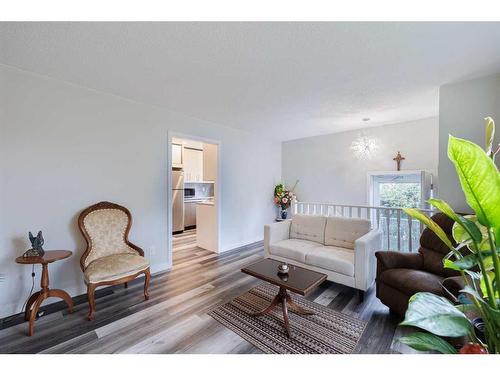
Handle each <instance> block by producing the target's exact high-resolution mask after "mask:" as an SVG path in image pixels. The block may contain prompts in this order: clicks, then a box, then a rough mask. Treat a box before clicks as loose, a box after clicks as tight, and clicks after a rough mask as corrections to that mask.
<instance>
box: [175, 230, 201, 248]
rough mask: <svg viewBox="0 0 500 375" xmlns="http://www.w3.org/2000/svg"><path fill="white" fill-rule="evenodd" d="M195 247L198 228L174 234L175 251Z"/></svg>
mask: <svg viewBox="0 0 500 375" xmlns="http://www.w3.org/2000/svg"><path fill="white" fill-rule="evenodd" d="M193 247H196V229H189V230H185V231H184V232H182V233H179V234H174V235H173V236H172V251H173V252H174V253H175V252H179V251H182V250H186V249H191V248H193ZM200 250H201V249H200Z"/></svg>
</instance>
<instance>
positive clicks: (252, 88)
mask: <svg viewBox="0 0 500 375" xmlns="http://www.w3.org/2000/svg"><path fill="white" fill-rule="evenodd" d="M0 43H1V45H0V63H4V64H8V65H12V66H16V67H19V68H21V69H25V70H29V71H33V72H36V73H40V74H43V75H47V76H51V77H54V78H58V79H62V80H65V81H69V82H73V83H76V84H79V85H82V86H85V87H89V88H93V89H97V90H102V91H106V92H110V93H113V94H116V95H120V96H123V97H127V98H130V99H134V100H137V101H140V102H145V103H149V104H153V105H157V106H161V107H166V108H169V109H172V110H175V111H179V112H183V113H185V114H188V115H190V116H194V117H198V118H201V119H204V120H208V121H212V122H216V123H219V124H222V125H226V126H230V127H235V128H239V129H245V130H249V131H257V132H261V133H265V134H268V135H269V136H271V137H274V138H276V139H280V140H287V139H293V138H300V137H305V136H312V135H318V134H323V133H332V132H338V131H344V130H349V129H357V128H361V127H366V126H374V125H381V124H387V123H395V122H401V121H409V120H414V119H418V118H424V117H431V116H436V115H437V114H438V92H439V86H441V85H442V84H445V83H449V82H454V81H458V80H463V79H468V78H473V77H476V76H480V75H485V74H490V73H496V72H498V71H500V23H482V24H480V23H1V24H0ZM364 117H369V118H371V121H370V122H363V121H362V120H361V119H362V118H364Z"/></svg>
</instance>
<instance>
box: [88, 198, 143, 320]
mask: <svg viewBox="0 0 500 375" xmlns="http://www.w3.org/2000/svg"><path fill="white" fill-rule="evenodd" d="M78 226H79V228H80V231H81V232H82V234H83V237H85V241H86V242H87V249H86V250H85V252H84V253H83V255H82V257H81V259H80V267H81V269H82V271H83V274H84V280H85V284H87V295H88V299H89V305H90V311H89V314H88V319H89V320H92V319H94V315H95V296H94V292H95V289H96V288H97V287H98V286H101V285H117V284H125V287H127V282H129V281H131V280H133V279H135V278H136V277H137V276H139V275H141V274H144V275H145V280H144V298H145V299H146V300H147V299H149V294H148V287H149V280H150V277H151V274H150V271H149V262H148V261H147V260H146V259H145V258H144V251H143V250H142V249H141V248H140V247H138V246H136V245H134V244H132V243H131V242H130V241H129V240H128V234H129V231H130V227H131V226H132V215H131V214H130V211H129V210H127V209H126V208H125V207H123V206H119V205H117V204H115V203H110V202H100V203H97V204H94V205H93V206H90V207H88V208H86V209H85V210H84V211H83V212H82V213H81V214H80V216H79V217H78Z"/></svg>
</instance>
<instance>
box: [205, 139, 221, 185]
mask: <svg viewBox="0 0 500 375" xmlns="http://www.w3.org/2000/svg"><path fill="white" fill-rule="evenodd" d="M217 148H218V146H217V145H213V144H210V143H205V144H204V145H203V180H205V181H216V180H217Z"/></svg>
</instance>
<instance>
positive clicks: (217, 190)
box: [167, 130, 222, 268]
mask: <svg viewBox="0 0 500 375" xmlns="http://www.w3.org/2000/svg"><path fill="white" fill-rule="evenodd" d="M173 138H184V139H190V140H192V141H198V142H203V143H210V144H213V145H217V181H215V184H214V196H215V209H216V215H217V253H220V250H221V222H222V209H221V208H222V199H221V198H222V194H221V193H222V157H221V156H222V143H221V141H219V140H216V139H211V138H205V137H200V136H197V135H192V134H188V133H181V132H177V131H171V130H169V131H168V132H167V259H168V264H169V268H172V263H173V262H172V258H173V257H172V209H173V207H172V206H173V205H172V173H171V171H172V139H173Z"/></svg>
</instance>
